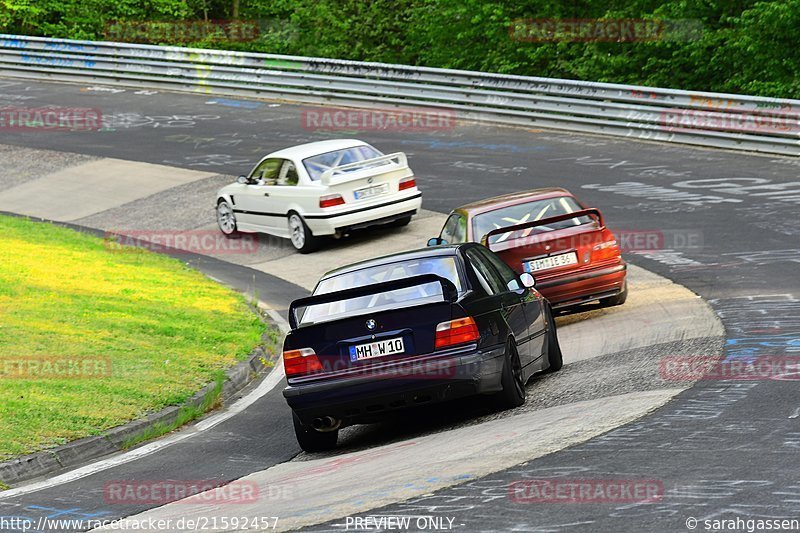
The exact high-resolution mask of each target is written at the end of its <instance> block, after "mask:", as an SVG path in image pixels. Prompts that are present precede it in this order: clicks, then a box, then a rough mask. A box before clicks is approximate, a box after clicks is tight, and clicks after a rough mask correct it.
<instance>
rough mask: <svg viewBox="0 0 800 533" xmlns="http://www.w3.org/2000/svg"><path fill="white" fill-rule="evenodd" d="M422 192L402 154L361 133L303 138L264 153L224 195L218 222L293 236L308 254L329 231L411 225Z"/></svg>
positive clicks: (228, 231) (227, 229)
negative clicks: (372, 142)
mask: <svg viewBox="0 0 800 533" xmlns="http://www.w3.org/2000/svg"><path fill="white" fill-rule="evenodd" d="M421 205H422V193H421V192H420V191H419V189H418V188H417V182H416V180H415V179H414V174H413V172H412V171H411V169H410V168H409V167H408V162H407V161H406V155H405V154H404V153H402V152H397V153H394V154H388V155H384V154H382V153H381V152H380V151H378V150H377V149H375V148H374V147H372V146H370V145H369V144H367V143H365V142H363V141H359V140H356V139H337V140H330V141H320V142H313V143H308V144H301V145H299V146H294V147H292V148H286V149H284V150H279V151H277V152H274V153H272V154H269V155H268V156H266V157H264V158H263V159H262V160H261V161H259V162H258V164H257V165H256V166H255V168H253V170H252V171H251V172H250V174H249V175H248V176H239V179H238V180H237V181H236V183H232V184H230V185H227V186H225V187H223V188H222V189H220V191H219V192H218V193H217V203H216V210H217V223H218V224H219V228H220V230H222V232H223V233H224V234H225V235H227V236H233V235H235V234H236V233H237V232H248V233H268V234H270V235H275V236H278V237H284V238H288V239H290V240H291V242H292V245H293V246H294V247H295V248H296V249H297V250H298V251H299V252H300V253H309V252H312V251H314V250H315V249H317V248H318V247H319V244H320V237H322V236H324V235H344V234H346V233H348V232H349V231H350V230H354V229H358V228H363V227H367V226H372V225H377V224H389V223H391V224H394V225H396V226H404V225H406V224H408V223H409V222H410V221H411V217H412V216H413V215H415V214H416V213H417V212H418V211H419V209H420V206H421Z"/></svg>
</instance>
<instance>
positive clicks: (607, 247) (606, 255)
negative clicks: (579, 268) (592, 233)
mask: <svg viewBox="0 0 800 533" xmlns="http://www.w3.org/2000/svg"><path fill="white" fill-rule="evenodd" d="M615 257H619V244H617V241H616V240H614V239H612V240H610V241H606V242H601V243H600V244H595V245H594V247H593V248H592V259H593V260H595V261H602V260H603V259H613V258H615Z"/></svg>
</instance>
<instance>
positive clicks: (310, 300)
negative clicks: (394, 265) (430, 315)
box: [289, 274, 458, 329]
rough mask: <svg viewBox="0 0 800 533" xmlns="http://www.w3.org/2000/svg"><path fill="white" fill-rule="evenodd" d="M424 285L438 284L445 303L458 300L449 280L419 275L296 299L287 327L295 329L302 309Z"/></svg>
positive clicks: (435, 276)
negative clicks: (298, 313)
mask: <svg viewBox="0 0 800 533" xmlns="http://www.w3.org/2000/svg"><path fill="white" fill-rule="evenodd" d="M426 283H439V284H440V285H441V286H442V294H443V295H444V300H445V301H447V302H455V301H456V300H457V299H458V289H457V288H456V286H455V285H454V284H453V282H452V281H450V280H449V279H447V278H443V277H441V276H437V275H436V274H420V275H418V276H411V277H408V278H401V279H395V280H391V281H384V282H381V283H373V284H371V285H364V286H363V287H354V288H351V289H343V290H340V291H335V292H328V293H325V294H318V295H316V296H306V297H305V298H298V299H297V300H295V301H293V302H292V303H291V304H290V305H289V325H290V326H291V328H292V329H297V327H298V318H299V317H298V316H297V310H298V309H299V308H302V307H309V306H312V305H319V304H327V303H333V302H339V301H341V300H349V299H351V298H359V297H361V296H370V295H373V294H380V293H383V292H389V291H395V290H399V289H406V288H409V287H416V286H418V285H425V284H426Z"/></svg>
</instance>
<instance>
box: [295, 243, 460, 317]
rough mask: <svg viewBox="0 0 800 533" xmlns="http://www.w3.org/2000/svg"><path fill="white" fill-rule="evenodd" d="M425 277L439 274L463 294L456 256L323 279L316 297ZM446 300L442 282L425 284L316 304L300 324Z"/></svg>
mask: <svg viewBox="0 0 800 533" xmlns="http://www.w3.org/2000/svg"><path fill="white" fill-rule="evenodd" d="M422 274H436V275H437V276H440V277H443V278H445V279H448V280H450V281H451V282H452V283H453V285H455V286H456V289H458V292H462V291H463V285H462V283H461V278H460V277H459V274H458V267H457V266H456V259H455V257H453V256H441V257H424V258H421V259H413V260H408V261H399V262H395V263H387V264H384V265H377V266H373V267H369V268H364V269H361V270H354V271H352V272H346V273H344V274H339V275H338V276H333V277H330V278H328V279H325V280H322V281H321V282H320V283H319V285H318V286H317V289H316V290H315V291H314V294H315V295H318V294H327V293H330V292H335V291H340V290H344V289H352V288H355V287H363V286H365V285H372V284H375V283H381V282H384V281H391V280H396V279H405V278H409V277H411V276H419V275H422ZM443 298H444V295H443V294H442V286H441V284H440V283H424V284H421V285H417V286H414V287H408V288H405V289H399V290H394V291H388V292H382V293H378V294H372V295H369V296H361V297H359V298H351V299H348V300H341V301H338V302H332V303H328V304H319V305H312V306H310V307H307V308H305V310H303V311H301V312H300V313H298V316H299V317H300V319H299V323H300V324H301V325H302V324H311V323H318V322H327V321H330V320H338V319H340V318H345V317H348V316H357V315H361V314H364V313H365V312H366V311H369V312H376V311H383V310H387V309H397V308H402V307H411V306H414V305H421V304H424V303H429V302H441V301H442V299H443Z"/></svg>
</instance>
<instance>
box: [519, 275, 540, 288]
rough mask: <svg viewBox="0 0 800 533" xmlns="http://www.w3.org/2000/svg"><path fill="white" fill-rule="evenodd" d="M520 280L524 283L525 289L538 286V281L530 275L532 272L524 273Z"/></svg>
mask: <svg viewBox="0 0 800 533" xmlns="http://www.w3.org/2000/svg"><path fill="white" fill-rule="evenodd" d="M519 280H520V281H521V282H522V285H523V286H525V287H527V288H529V289H530V288H531V287H533V286H534V285H536V280H535V279H534V278H533V276H532V275H531V274H530V272H523V273H522V274H520V275H519Z"/></svg>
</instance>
